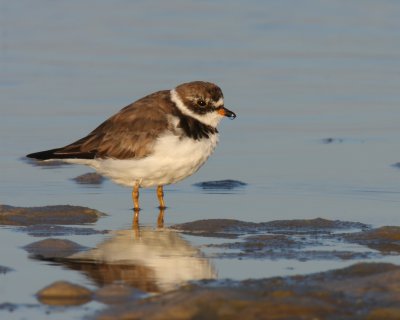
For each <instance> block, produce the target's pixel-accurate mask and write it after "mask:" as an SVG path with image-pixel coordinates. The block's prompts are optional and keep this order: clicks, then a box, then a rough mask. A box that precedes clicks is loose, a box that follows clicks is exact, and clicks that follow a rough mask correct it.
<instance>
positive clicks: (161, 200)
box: [157, 186, 166, 209]
mask: <svg viewBox="0 0 400 320" xmlns="http://www.w3.org/2000/svg"><path fill="white" fill-rule="evenodd" d="M157 198H158V202H159V203H160V207H159V208H160V209H165V208H166V207H165V202H164V191H163V186H158V187H157Z"/></svg>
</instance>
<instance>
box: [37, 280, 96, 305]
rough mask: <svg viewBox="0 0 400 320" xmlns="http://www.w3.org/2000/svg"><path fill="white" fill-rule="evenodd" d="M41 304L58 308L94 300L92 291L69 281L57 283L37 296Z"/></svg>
mask: <svg viewBox="0 0 400 320" xmlns="http://www.w3.org/2000/svg"><path fill="white" fill-rule="evenodd" d="M36 296H37V298H38V300H39V301H40V302H41V303H44V304H47V305H56V306H71V305H81V304H84V303H86V302H89V301H90V300H91V299H92V291H90V290H89V289H87V288H85V287H83V286H80V285H77V284H73V283H70V282H67V281H57V282H54V283H52V284H51V285H49V286H47V287H45V288H43V289H42V290H40V291H39V292H38V293H37V294H36Z"/></svg>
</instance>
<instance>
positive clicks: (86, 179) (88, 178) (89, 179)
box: [73, 172, 104, 185]
mask: <svg viewBox="0 0 400 320" xmlns="http://www.w3.org/2000/svg"><path fill="white" fill-rule="evenodd" d="M73 180H74V181H75V182H76V183H79V184H92V185H99V184H102V183H103V181H104V177H103V176H101V175H99V174H98V173H95V172H89V173H85V174H82V175H80V176H78V177H76V178H74V179H73Z"/></svg>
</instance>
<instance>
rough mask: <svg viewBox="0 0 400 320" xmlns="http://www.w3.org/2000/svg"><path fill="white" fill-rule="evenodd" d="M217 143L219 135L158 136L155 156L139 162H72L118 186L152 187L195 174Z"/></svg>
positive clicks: (110, 160) (109, 160)
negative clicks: (136, 184)
mask: <svg viewBox="0 0 400 320" xmlns="http://www.w3.org/2000/svg"><path fill="white" fill-rule="evenodd" d="M217 143H218V135H217V134H213V135H211V136H210V138H209V139H201V140H199V141H198V140H193V139H190V138H183V139H179V137H178V136H173V135H168V136H164V137H160V138H159V140H158V142H157V143H156V145H155V147H154V153H153V154H152V155H151V156H148V157H146V158H143V159H139V160H117V159H105V160H102V159H95V160H84V161H71V162H75V163H82V164H87V165H90V166H92V167H93V168H95V169H96V170H97V171H98V172H99V173H100V174H102V175H104V176H106V177H109V178H110V179H111V180H113V181H114V182H116V183H118V184H122V185H125V186H133V185H134V184H135V183H137V182H138V183H139V184H140V186H141V187H145V188H146V187H152V186H157V185H165V184H170V183H175V182H178V181H180V180H182V179H184V178H186V177H188V176H190V175H192V174H193V173H195V172H196V171H197V170H198V169H199V168H200V167H201V166H202V165H203V164H204V162H205V161H206V160H207V158H208V157H209V156H210V155H211V154H212V152H213V151H214V149H215V147H216V146H217Z"/></svg>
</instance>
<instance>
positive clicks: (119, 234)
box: [62, 223, 216, 292]
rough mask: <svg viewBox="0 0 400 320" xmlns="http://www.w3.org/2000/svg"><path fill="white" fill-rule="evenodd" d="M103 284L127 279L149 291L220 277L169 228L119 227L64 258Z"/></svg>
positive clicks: (69, 263)
mask: <svg viewBox="0 0 400 320" xmlns="http://www.w3.org/2000/svg"><path fill="white" fill-rule="evenodd" d="M62 263H63V264H64V265H66V266H67V267H68V268H71V269H73V270H79V271H81V272H83V273H84V274H86V275H87V276H88V277H89V278H91V279H92V280H94V281H95V282H96V283H97V284H98V285H100V286H103V285H105V284H110V283H114V282H121V281H122V282H124V283H126V284H128V285H131V286H134V287H136V288H139V289H141V290H144V291H146V292H163V291H168V290H172V289H174V288H176V287H177V286H179V285H181V284H184V283H186V282H187V281H191V280H201V279H212V278H216V272H215V270H214V268H213V266H212V265H211V263H210V262H209V261H208V260H207V259H206V258H204V257H202V256H201V253H200V251H199V250H198V249H196V248H195V247H193V246H192V245H191V244H190V243H189V242H187V241H186V240H184V239H183V238H182V236H181V235H180V234H179V233H177V232H175V231H172V230H168V229H153V228H149V227H144V228H140V227H139V225H138V224H135V223H134V228H133V230H119V231H116V232H113V233H112V236H111V237H110V238H108V239H106V240H105V241H104V242H102V243H100V244H99V245H97V247H96V248H94V249H91V250H89V251H84V252H79V253H76V254H74V255H72V256H69V257H68V258H67V259H64V261H63V262H62Z"/></svg>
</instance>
